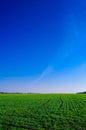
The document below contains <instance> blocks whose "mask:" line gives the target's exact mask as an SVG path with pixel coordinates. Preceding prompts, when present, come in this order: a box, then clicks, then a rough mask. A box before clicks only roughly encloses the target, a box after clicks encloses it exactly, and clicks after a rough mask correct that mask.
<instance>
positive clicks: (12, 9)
mask: <svg viewBox="0 0 86 130" xmlns="http://www.w3.org/2000/svg"><path fill="white" fill-rule="evenodd" d="M85 16H86V1H85V0H82V1H81V0H70V1H69V0H65V1H64V0H46V1H45V0H41V1H40V0H37V1H35V0H21V1H20V0H13V1H11V0H9V1H6V0H3V1H1V4H0V19H1V20H0V91H2V92H34V93H35V92H36V93H76V92H80V91H86V17H85Z"/></svg>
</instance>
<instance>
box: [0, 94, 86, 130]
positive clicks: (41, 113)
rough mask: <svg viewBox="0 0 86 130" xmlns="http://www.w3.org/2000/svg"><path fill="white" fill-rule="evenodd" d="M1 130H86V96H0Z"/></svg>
mask: <svg viewBox="0 0 86 130" xmlns="http://www.w3.org/2000/svg"><path fill="white" fill-rule="evenodd" d="M0 130H86V94H84V95H83V94H80V95H79V94H0Z"/></svg>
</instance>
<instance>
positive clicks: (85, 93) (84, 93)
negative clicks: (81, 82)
mask: <svg viewBox="0 0 86 130" xmlns="http://www.w3.org/2000/svg"><path fill="white" fill-rule="evenodd" d="M77 94H86V91H85V92H78V93H77Z"/></svg>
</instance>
